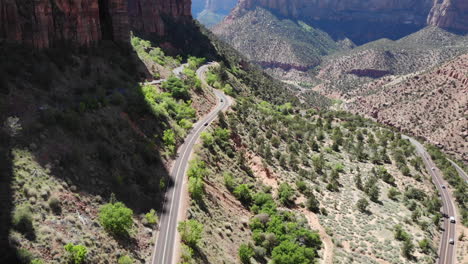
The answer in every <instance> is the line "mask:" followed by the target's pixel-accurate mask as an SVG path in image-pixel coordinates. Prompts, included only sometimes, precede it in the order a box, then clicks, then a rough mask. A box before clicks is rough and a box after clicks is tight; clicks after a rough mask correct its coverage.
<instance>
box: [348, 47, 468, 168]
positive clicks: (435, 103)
mask: <svg viewBox="0 0 468 264" xmlns="http://www.w3.org/2000/svg"><path fill="white" fill-rule="evenodd" d="M467 61H468V54H464V55H461V56H458V57H457V58H455V59H453V60H451V61H449V62H447V63H445V64H443V65H442V66H440V67H435V68H433V69H430V70H428V71H426V72H423V73H419V74H412V75H409V76H404V77H403V78H399V79H395V80H393V81H391V82H389V83H387V84H385V82H383V83H382V82H381V81H377V82H374V83H371V84H369V85H366V86H363V87H362V88H361V89H358V90H356V91H354V92H353V93H351V94H350V95H349V97H348V98H349V100H348V101H347V103H346V107H347V108H348V109H349V110H351V111H353V112H356V113H360V114H364V115H366V116H369V117H372V118H375V119H376V120H377V121H379V122H381V123H385V124H389V125H392V126H395V127H397V128H399V129H401V130H403V131H408V132H411V133H412V134H414V135H417V136H420V137H423V138H425V139H427V140H429V141H430V142H431V143H433V144H435V145H438V146H441V147H442V148H443V149H444V151H445V152H447V153H450V154H453V155H455V156H456V157H457V158H459V159H463V160H465V161H468V156H467V153H468V145H467V140H468V130H467V129H468V128H467V127H466V124H467V123H468V120H467V117H466V113H467V111H468V108H467V106H468V94H467V93H468V77H467V76H468V64H467ZM389 94H391V95H392V96H389ZM360 95H362V96H360Z"/></svg>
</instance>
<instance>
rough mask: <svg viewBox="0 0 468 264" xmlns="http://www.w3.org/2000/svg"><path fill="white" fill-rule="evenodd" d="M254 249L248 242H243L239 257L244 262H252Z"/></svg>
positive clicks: (245, 263) (246, 263)
mask: <svg viewBox="0 0 468 264" xmlns="http://www.w3.org/2000/svg"><path fill="white" fill-rule="evenodd" d="M253 255H254V251H253V249H252V248H251V247H250V246H249V245H246V244H242V245H240V247H239V258H240V260H241V262H242V263H244V264H248V263H250V258H251V257H253Z"/></svg>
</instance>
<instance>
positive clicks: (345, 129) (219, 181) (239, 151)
mask: <svg viewBox="0 0 468 264" xmlns="http://www.w3.org/2000/svg"><path fill="white" fill-rule="evenodd" d="M231 78H234V77H233V76H231ZM421 162H422V161H421V159H420V158H418V157H416V156H415V154H414V149H413V147H412V146H411V145H410V144H409V143H408V142H407V141H405V140H402V139H400V138H399V135H398V134H397V133H394V132H392V131H390V130H388V129H385V128H382V127H379V126H378V125H376V124H375V123H372V122H370V121H368V120H365V119H362V118H359V117H356V116H352V115H349V114H345V113H338V112H336V113H335V112H316V111H313V110H311V111H301V110H300V109H295V108H294V107H291V106H288V105H282V106H275V105H271V104H269V103H267V102H264V101H257V100H255V99H253V98H239V97H237V98H236V105H235V106H234V107H233V110H232V111H229V112H227V113H226V115H225V116H224V115H223V116H222V117H221V118H220V122H219V123H218V126H217V127H215V128H213V129H211V130H210V131H209V132H207V133H205V134H204V135H203V136H202V141H201V142H200V145H199V147H198V149H197V151H196V157H195V161H194V162H192V164H191V167H190V169H189V172H188V175H189V182H190V183H189V187H188V188H189V192H190V194H191V202H190V209H189V211H188V218H189V219H194V220H197V221H198V222H200V223H203V226H204V228H203V230H204V231H203V233H202V235H201V239H200V241H199V242H198V244H197V245H198V246H197V247H196V250H195V251H193V252H192V253H190V252H189V251H183V252H182V259H183V260H184V261H187V262H189V263H194V262H193V261H195V263H219V262H221V261H223V262H225V263H239V260H238V258H239V257H241V259H242V256H245V254H247V256H248V257H247V258H250V257H251V259H252V260H253V259H255V261H256V262H258V263H263V262H268V261H271V260H275V261H278V262H279V263H313V261H312V258H320V259H321V262H322V261H323V263H335V262H344V263H379V262H387V263H433V258H434V253H431V252H433V251H432V249H430V248H436V247H437V241H438V240H437V239H438V232H437V227H436V226H437V222H438V220H437V219H438V216H437V211H438V209H437V208H438V203H439V202H438V198H437V195H436V194H435V193H434V190H433V186H432V184H431V182H430V179H429V176H428V174H427V173H426V172H425V171H424V169H423V168H422V166H421V164H422V163H421ZM196 179H202V183H201V186H200V185H198V184H196V182H197V180H196ZM192 180H193V185H192V184H191V183H192ZM360 199H365V200H366V201H368V202H370V205H369V207H367V209H363V210H362V211H360V209H358V207H356V206H357V205H356V204H357V203H358V202H357V201H358V200H360ZM309 228H310V229H311V230H312V231H306V230H309ZM303 229H305V230H304V231H300V232H299V231H297V230H303ZM285 230H289V235H288V236H286V234H285V233H284V232H285ZM397 230H404V231H403V233H406V232H408V233H409V234H411V235H410V239H409V241H410V242H406V244H408V243H409V244H411V245H413V246H405V243H403V242H401V241H399V239H400V240H401V239H402V238H398V239H397V238H394V234H395V233H396V232H400V231H397ZM301 232H302V233H301ZM309 232H312V233H309ZM301 234H302V235H301ZM317 234H318V235H319V236H320V239H321V241H322V242H321V243H318V242H313V241H314V238H313V237H315V236H316V235H317ZM302 236H305V237H302ZM395 236H396V235H395ZM397 237H398V236H397ZM287 241H292V243H289V242H287ZM301 241H305V242H301ZM419 241H426V242H427V241H432V242H431V243H429V244H427V247H426V246H422V247H423V248H418V246H414V245H417V244H418V243H419ZM426 242H422V243H421V244H420V245H423V244H424V245H425V243H426ZM409 247H411V249H409V251H408V248H409ZM248 248H250V249H251V251H249V250H248ZM405 248H406V249H405ZM308 250H310V253H306V252H308ZM246 252H247V253H246ZM248 252H250V253H248ZM405 252H406V253H405ZM288 254H289V255H288ZM306 254H311V255H309V256H310V257H309V258H305V259H303V258H302V257H304V256H305V255H306ZM286 256H288V257H286ZM293 256H294V257H293ZM282 258H284V259H283V261H281V259H282ZM287 258H289V260H286V259H287ZM291 258H292V259H291ZM291 261H292V262H291ZM244 263H245V262H244Z"/></svg>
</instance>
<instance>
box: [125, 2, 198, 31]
mask: <svg viewBox="0 0 468 264" xmlns="http://www.w3.org/2000/svg"><path fill="white" fill-rule="evenodd" d="M191 7H192V6H191V0H129V6H128V14H129V18H130V25H131V28H132V29H133V30H136V31H139V32H142V33H156V34H158V35H160V36H163V35H165V34H167V33H168V32H167V25H166V22H165V19H164V18H165V17H171V18H172V19H173V20H174V21H177V22H179V23H187V22H189V21H191V20H192V10H191Z"/></svg>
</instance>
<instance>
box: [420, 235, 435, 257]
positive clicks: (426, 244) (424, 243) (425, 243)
mask: <svg viewBox="0 0 468 264" xmlns="http://www.w3.org/2000/svg"><path fill="white" fill-rule="evenodd" d="M419 247H420V248H421V250H422V252H424V253H425V254H428V253H429V252H431V250H432V247H431V241H429V239H427V238H424V239H422V240H421V241H419Z"/></svg>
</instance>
